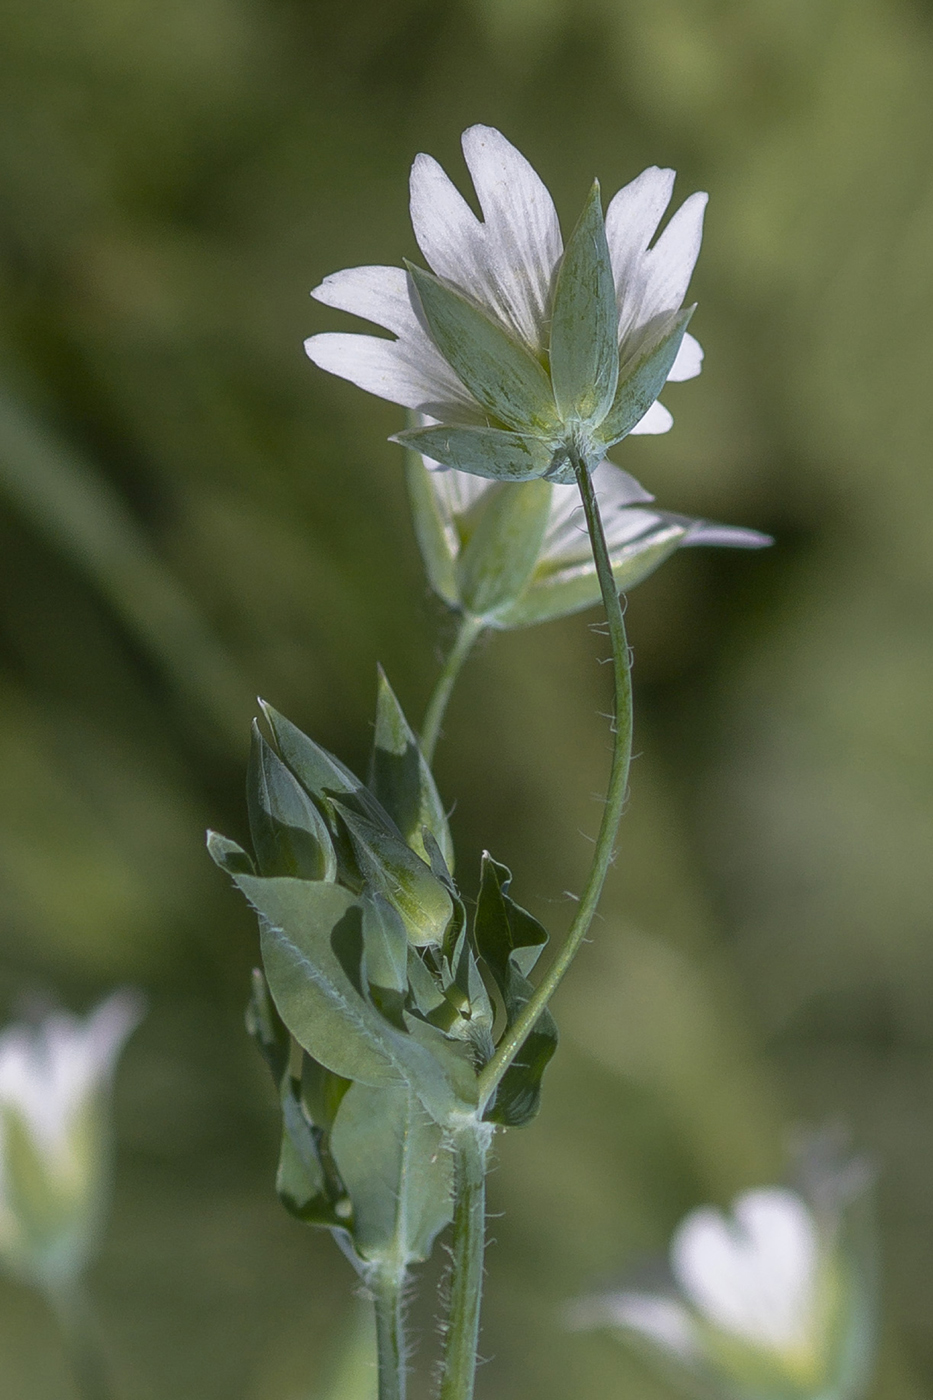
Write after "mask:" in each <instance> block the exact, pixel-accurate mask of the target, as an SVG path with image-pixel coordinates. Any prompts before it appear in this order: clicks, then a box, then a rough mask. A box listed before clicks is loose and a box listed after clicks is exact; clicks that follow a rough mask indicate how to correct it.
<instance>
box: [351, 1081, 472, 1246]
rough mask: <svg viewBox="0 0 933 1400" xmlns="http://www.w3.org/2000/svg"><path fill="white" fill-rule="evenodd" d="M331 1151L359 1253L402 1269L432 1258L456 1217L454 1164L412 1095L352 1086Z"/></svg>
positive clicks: (400, 1088) (396, 1088)
mask: <svg viewBox="0 0 933 1400" xmlns="http://www.w3.org/2000/svg"><path fill="white" fill-rule="evenodd" d="M330 1145H331V1150H332V1152H333V1156H334V1161H335V1163H336V1165H337V1168H338V1170H339V1172H340V1176H341V1179H342V1180H343V1181H344V1183H345V1184H346V1187H347V1190H348V1192H349V1195H350V1199H351V1200H352V1202H353V1221H352V1225H350V1226H349V1227H348V1228H349V1233H350V1235H351V1237H352V1239H353V1244H354V1247H355V1249H356V1252H357V1254H358V1255H359V1256H360V1257H361V1258H362V1259H364V1260H366V1261H367V1262H369V1263H385V1264H387V1265H397V1266H398V1267H399V1268H404V1267H405V1266H407V1265H409V1264H414V1263H420V1262H422V1261H423V1260H425V1259H427V1258H428V1256H429V1254H430V1253H431V1246H432V1245H433V1243H434V1241H435V1239H436V1238H437V1236H438V1234H439V1233H440V1231H441V1230H443V1229H444V1227H445V1226H446V1225H447V1224H448V1223H449V1221H450V1218H451V1205H452V1199H451V1198H452V1162H451V1156H450V1152H449V1151H448V1149H447V1148H446V1146H445V1143H444V1134H443V1131H442V1129H441V1128H440V1127H439V1126H438V1124H437V1123H435V1122H434V1121H433V1120H432V1119H431V1118H429V1117H428V1115H427V1114H426V1113H425V1111H424V1109H423V1108H422V1106H421V1104H420V1103H419V1102H418V1100H417V1099H416V1098H415V1096H414V1095H413V1094H412V1093H411V1092H410V1090H409V1089H408V1088H407V1087H406V1086H405V1085H404V1084H395V1085H391V1086H389V1087H386V1088H381V1089H374V1088H372V1087H371V1086H369V1085H366V1084H354V1085H352V1086H351V1088H350V1089H349V1091H348V1093H347V1094H346V1097H345V1098H344V1099H343V1101H342V1103H341V1105H340V1109H339V1111H338V1113H337V1117H336V1121H335V1123H334V1127H333V1131H332V1133H331V1139H330Z"/></svg>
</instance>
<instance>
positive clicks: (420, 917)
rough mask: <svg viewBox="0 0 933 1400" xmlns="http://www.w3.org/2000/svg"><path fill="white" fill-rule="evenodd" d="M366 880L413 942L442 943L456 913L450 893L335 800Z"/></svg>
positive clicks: (421, 864)
mask: <svg viewBox="0 0 933 1400" xmlns="http://www.w3.org/2000/svg"><path fill="white" fill-rule="evenodd" d="M335 801H336V804H337V807H338V809H339V811H340V814H341V816H342V818H343V821H344V823H345V825H346V827H347V830H348V831H349V833H350V839H351V841H352V842H353V850H354V853H355V855H356V860H357V864H358V865H359V868H360V871H361V873H362V875H363V878H364V880H365V881H366V882H367V883H368V884H369V885H371V886H372V888H373V890H375V891H377V892H378V893H380V894H382V895H384V896H385V898H386V899H387V900H388V901H389V903H390V904H391V905H392V906H393V907H394V908H395V909H397V910H398V912H399V914H400V915H401V916H402V919H403V920H404V923H405V927H406V928H407V930H408V937H409V940H410V942H412V943H414V944H416V945H417V946H419V947H426V946H428V945H429V944H433V943H440V942H441V940H442V938H443V937H444V931H445V930H446V928H447V925H448V924H449V923H450V920H451V916H452V914H453V903H452V901H451V898H450V894H449V892H448V891H447V889H446V888H445V887H444V885H443V884H442V883H441V881H440V880H438V879H437V877H436V876H435V875H434V874H433V872H432V871H431V868H430V866H429V865H428V864H427V863H426V862H425V861H423V860H422V859H421V857H420V856H418V855H415V852H414V851H413V850H412V849H411V848H410V847H409V846H406V845H405V842H404V841H403V840H402V839H401V837H400V836H393V835H392V833H391V832H389V831H384V830H382V829H381V828H380V827H378V826H376V825H374V823H373V822H370V821H367V819H366V818H365V817H361V816H360V815H359V814H358V813H357V812H355V811H353V810H352V809H351V808H349V807H344V805H343V802H342V800H341V799H340V798H337V799H335Z"/></svg>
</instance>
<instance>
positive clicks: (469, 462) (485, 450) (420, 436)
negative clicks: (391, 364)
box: [390, 423, 554, 481]
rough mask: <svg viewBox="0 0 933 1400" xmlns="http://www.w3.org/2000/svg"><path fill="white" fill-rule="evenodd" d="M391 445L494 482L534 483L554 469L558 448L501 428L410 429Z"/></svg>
mask: <svg viewBox="0 0 933 1400" xmlns="http://www.w3.org/2000/svg"><path fill="white" fill-rule="evenodd" d="M390 441H391V442H398V443H401V445H402V446H403V447H408V448H413V449H414V450H415V451H416V452H423V453H424V455H425V456H426V457H429V458H430V459H431V461H432V462H439V463H440V464H441V466H442V467H454V468H456V470H457V471H461V472H470V473H472V475H473V476H482V477H486V478H488V479H490V480H492V481H531V480H532V479H533V478H534V477H536V476H544V474H545V472H548V471H550V470H551V467H552V465H553V460H554V449H553V448H552V447H550V446H549V445H548V443H547V442H546V441H543V440H542V439H541V438H539V437H534V436H530V435H528V434H521V433H509V432H504V431H503V430H502V429H501V428H450V427H447V426H445V424H443V423H438V424H437V426H436V427H431V428H406V429H405V431H404V432H401V433H396V434H395V436H394V437H393V438H390Z"/></svg>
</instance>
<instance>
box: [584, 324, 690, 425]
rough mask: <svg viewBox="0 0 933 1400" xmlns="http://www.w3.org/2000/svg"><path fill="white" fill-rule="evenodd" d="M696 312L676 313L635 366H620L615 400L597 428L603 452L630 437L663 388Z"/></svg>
mask: <svg viewBox="0 0 933 1400" xmlns="http://www.w3.org/2000/svg"><path fill="white" fill-rule="evenodd" d="M695 310H696V308H695V307H693V306H688V307H687V308H686V309H685V310H682V311H677V312H675V313H674V314H673V315H672V316H671V317H669V318H668V320H667V321H666V322H665V323H664V325H663V333H662V334H661V335H660V336H659V338H658V339H657V340H655V341H654V342H653V343H652V345H651V346H650V347H649V348H648V349H647V350H646V351H645V352H644V354H642V355H641V356H640V357H639V358H638V360H637V361H636V362H635V363H634V364H632V365H623V366H622V369H621V371H620V376H619V387H618V388H617V389H616V395H615V400H614V401H613V404H612V407H611V409H610V410H609V413H608V414H607V416H606V418H604V420H603V421H602V423H600V424H599V438H600V441H601V442H602V443H603V445H604V448H608V447H611V446H612V445H613V443H615V442H620V441H621V439H622V438H624V437H625V436H626V435H627V434H628V433H630V432H631V431H632V429H633V428H634V427H635V425H636V423H640V422H641V420H642V418H644V416H645V414H646V413H647V412H648V409H649V408H650V407H651V405H652V404H653V403H654V401H655V399H656V398H657V397H658V395H659V394H660V392H661V390H662V389H663V388H664V385H665V384H666V383H667V376H668V375H669V374H670V372H671V368H672V367H673V364H674V361H675V360H676V359H677V352H678V350H679V349H680V342H681V341H682V340H683V338H684V333H685V331H686V329H687V326H688V325H689V323H690V317H691V316H692V315H693V313H694V311H695Z"/></svg>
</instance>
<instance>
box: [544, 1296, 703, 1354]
mask: <svg viewBox="0 0 933 1400" xmlns="http://www.w3.org/2000/svg"><path fill="white" fill-rule="evenodd" d="M569 1320H570V1323H571V1326H573V1327H575V1328H579V1329H581V1330H582V1329H589V1328H591V1327H630V1328H632V1329H633V1330H634V1331H636V1332H639V1333H640V1334H641V1335H642V1336H643V1337H647V1338H648V1340H649V1341H652V1342H654V1343H655V1344H656V1345H659V1346H661V1347H663V1348H664V1349H665V1350H666V1351H671V1352H673V1353H674V1354H675V1355H676V1356H679V1357H682V1358H684V1359H685V1360H687V1359H692V1358H694V1357H696V1356H698V1355H699V1353H700V1346H699V1339H698V1337H697V1329H696V1325H695V1323H694V1321H693V1318H692V1317H691V1316H690V1313H689V1312H688V1311H687V1309H686V1308H685V1307H684V1306H683V1304H682V1303H679V1302H678V1301H677V1300H676V1299H675V1298H666V1297H664V1296H663V1294H655V1293H607V1294H604V1295H603V1296H602V1297H598V1298H585V1299H583V1300H582V1301H581V1302H579V1303H577V1304H576V1306H575V1307H574V1308H573V1310H572V1312H571V1314H570V1319H569Z"/></svg>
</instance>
